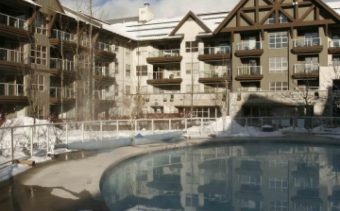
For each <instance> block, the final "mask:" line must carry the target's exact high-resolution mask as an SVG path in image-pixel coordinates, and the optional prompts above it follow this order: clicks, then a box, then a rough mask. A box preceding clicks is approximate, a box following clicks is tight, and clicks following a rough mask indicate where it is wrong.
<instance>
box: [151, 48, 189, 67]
mask: <svg viewBox="0 0 340 211" xmlns="http://www.w3.org/2000/svg"><path fill="white" fill-rule="evenodd" d="M179 52H180V50H179V49H173V50H159V51H155V52H151V53H150V54H149V57H148V58H147V59H146V61H147V62H148V63H149V64H168V63H179V62H181V61H182V56H181V55H180V53H179Z"/></svg>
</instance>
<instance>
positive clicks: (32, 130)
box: [30, 126, 34, 157]
mask: <svg viewBox="0 0 340 211" xmlns="http://www.w3.org/2000/svg"><path fill="white" fill-rule="evenodd" d="M33 136H34V126H32V127H31V140H30V141H31V147H30V151H31V157H33Z"/></svg>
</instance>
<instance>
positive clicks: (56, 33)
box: [52, 29, 76, 42]
mask: <svg viewBox="0 0 340 211" xmlns="http://www.w3.org/2000/svg"><path fill="white" fill-rule="evenodd" d="M52 38H56V39H58V40H61V41H66V42H75V41H76V39H75V35H74V34H71V33H69V32H65V31H61V30H58V29H53V31H52Z"/></svg>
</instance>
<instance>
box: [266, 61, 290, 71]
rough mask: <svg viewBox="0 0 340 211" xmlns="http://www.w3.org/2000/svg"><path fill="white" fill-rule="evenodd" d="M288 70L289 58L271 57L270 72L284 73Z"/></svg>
mask: <svg viewBox="0 0 340 211" xmlns="http://www.w3.org/2000/svg"><path fill="white" fill-rule="evenodd" d="M287 70H288V60H287V57H270V58H269V72H284V71H287Z"/></svg>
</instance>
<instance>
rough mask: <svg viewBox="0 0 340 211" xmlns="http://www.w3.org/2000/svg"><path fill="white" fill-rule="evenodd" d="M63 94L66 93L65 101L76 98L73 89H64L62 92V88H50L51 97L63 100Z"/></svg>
mask: <svg viewBox="0 0 340 211" xmlns="http://www.w3.org/2000/svg"><path fill="white" fill-rule="evenodd" d="M62 93H64V95H63V98H65V99H73V98H75V93H74V90H73V88H64V89H63V90H62V89H61V88H60V87H50V97H52V98H56V99H61V96H62Z"/></svg>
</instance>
